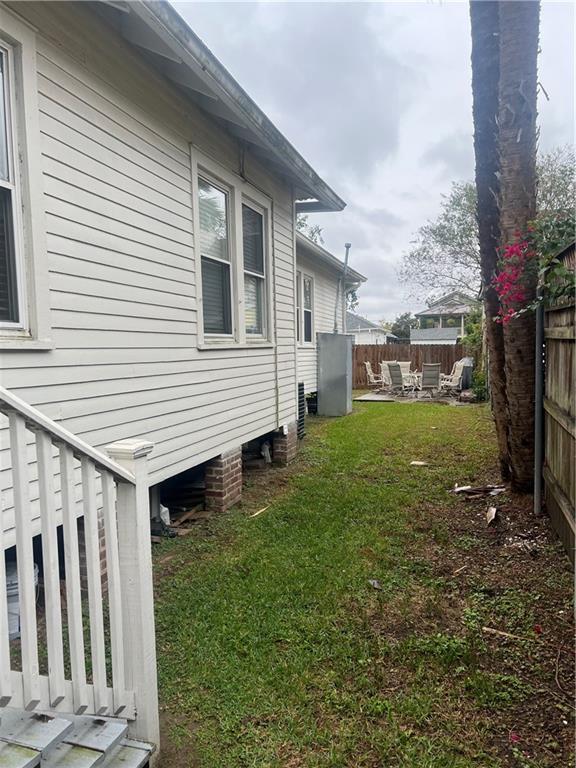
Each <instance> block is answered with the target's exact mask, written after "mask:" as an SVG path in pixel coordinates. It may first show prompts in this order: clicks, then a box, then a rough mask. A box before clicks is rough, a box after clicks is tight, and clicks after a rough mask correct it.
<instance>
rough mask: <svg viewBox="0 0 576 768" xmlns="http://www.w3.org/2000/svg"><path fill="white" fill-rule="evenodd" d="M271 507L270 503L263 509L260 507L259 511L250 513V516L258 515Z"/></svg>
mask: <svg viewBox="0 0 576 768" xmlns="http://www.w3.org/2000/svg"><path fill="white" fill-rule="evenodd" d="M269 508H270V504H268V506H267V507H262V509H259V510H258V512H254V514H252V515H248V517H258V515H261V514H262V512H266V510H267V509H269Z"/></svg>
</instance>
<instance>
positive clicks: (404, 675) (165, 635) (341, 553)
mask: <svg viewBox="0 0 576 768" xmlns="http://www.w3.org/2000/svg"><path fill="white" fill-rule="evenodd" d="M356 405H357V406H358V407H357V408H356V409H355V412H354V414H352V415H351V416H349V417H347V418H343V419H338V420H330V421H328V420H319V419H317V420H309V424H308V436H307V438H306V440H305V442H304V446H303V448H302V450H301V452H300V455H299V458H298V459H297V461H296V462H295V464H294V465H293V466H292V467H291V468H288V469H275V470H270V471H269V472H267V473H265V474H258V475H253V476H251V477H249V478H248V480H247V482H246V488H245V493H244V501H243V503H242V506H241V507H239V508H236V509H234V510H232V511H231V512H229V513H227V514H226V515H223V516H220V517H218V518H215V519H212V520H210V521H209V522H208V523H205V524H203V525H197V526H196V527H195V528H194V531H193V532H192V533H191V534H190V535H189V536H186V537H182V538H180V539H178V540H176V541H174V540H171V541H166V543H163V544H161V545H158V546H157V547H156V549H155V569H156V595H157V632H158V663H159V674H160V695H161V706H162V718H163V738H164V747H165V751H164V753H163V758H162V759H161V761H160V764H161V765H162V766H163V767H164V766H165V767H166V768H173V767H175V766H190V767H192V766H194V767H195V768H196V767H197V768H252V767H254V768H273V767H274V768H276V767H277V768H300V766H302V767H304V766H305V767H306V768H313V767H316V766H333V767H336V766H338V767H340V766H342V767H344V766H346V767H349V768H364V767H368V766H370V767H371V768H388V767H393V766H398V767H402V768H468V767H469V766H486V767H487V768H488V767H492V766H493V767H494V768H495V767H496V766H518V767H519V768H536V767H538V768H543V767H544V766H566V767H567V766H570V765H573V762H572V760H573V753H572V734H573V714H574V711H573V709H572V701H571V699H572V697H571V695H570V691H571V690H572V682H571V681H572V663H571V647H572V646H571V642H572V641H571V638H572V633H573V626H572V623H571V621H572V611H571V605H570V597H571V569H570V567H569V564H568V563H567V561H566V560H565V559H564V556H563V555H562V554H561V552H560V549H559V548H558V546H557V545H556V544H555V543H553V542H552V541H551V539H550V537H549V536H548V533H547V529H546V524H545V522H543V521H537V520H535V519H534V518H533V517H532V514H531V512H530V510H529V504H528V503H527V501H526V500H525V499H522V498H514V497H512V496H510V495H506V496H504V497H502V496H500V497H498V499H497V502H498V505H499V507H500V509H501V512H500V514H501V522H500V524H499V526H498V527H496V528H488V527H487V525H486V519H485V512H486V506H487V502H486V501H485V500H480V501H468V502H466V501H464V500H461V499H460V498H459V497H458V498H457V497H455V496H454V495H452V494H449V493H447V489H449V488H451V487H452V486H453V485H454V483H455V482H458V483H466V482H474V483H476V482H483V481H492V482H494V481H497V475H496V471H495V467H494V452H495V446H494V439H493V434H492V427H491V422H490V419H489V416H488V413H487V411H486V410H485V409H484V408H482V407H474V406H471V407H465V408H457V407H450V406H441V405H433V404H417V403H416V404H403V403H398V404H395V403H362V404H356ZM411 460H421V461H426V462H428V466H426V467H411V466H410V461H411ZM266 505H270V506H269V508H268V509H267V510H266V511H265V512H263V513H262V514H260V515H258V516H257V517H253V518H251V517H250V515H251V514H253V513H254V512H255V511H257V510H259V509H261V508H262V507H264V506H266ZM518 534H520V535H518ZM370 580H376V581H375V582H374V584H371V583H370ZM486 626H487V627H490V628H492V629H496V630H499V631H500V632H507V633H509V634H511V635H513V637H508V636H505V635H499V634H496V633H489V632H486V631H485V630H483V627H486Z"/></svg>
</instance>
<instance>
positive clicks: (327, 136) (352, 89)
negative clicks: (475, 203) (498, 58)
mask: <svg viewBox="0 0 576 768" xmlns="http://www.w3.org/2000/svg"><path fill="white" fill-rule="evenodd" d="M174 5H175V6H176V7H177V9H178V11H179V12H180V13H181V14H182V16H183V17H184V18H185V19H186V21H187V22H188V24H189V25H190V26H191V27H192V29H194V31H195V32H196V33H197V34H198V35H199V36H200V37H201V38H202V40H204V42H205V43H206V44H207V45H208V47H209V48H210V49H211V50H212V52H213V53H214V54H215V55H216V56H217V58H219V59H220V61H221V62H222V63H223V64H224V66H226V67H227V69H228V70H229V71H230V72H231V73H232V75H233V76H234V77H235V78H236V79H237V80H238V82H239V83H240V84H241V85H242V87H243V88H244V89H245V90H246V91H247V92H248V93H249V94H250V96H251V97H252V98H253V99H254V100H255V101H256V103H257V104H258V105H259V106H260V107H261V109H263V110H264V112H265V113H266V114H267V115H268V117H270V118H271V119H272V120H273V122H274V123H275V124H276V126H277V127H278V128H279V129H280V130H281V131H282V133H284V135H285V136H286V137H287V138H288V139H289V140H290V141H291V142H292V143H293V144H294V145H295V147H296V148H297V149H298V150H299V151H300V152H301V153H302V154H303V155H304V157H305V158H306V159H307V160H308V161H309V162H310V164H311V165H312V166H313V167H314V168H315V170H316V171H318V173H319V174H320V175H321V176H322V177H323V178H324V180H325V181H326V182H327V183H328V184H330V186H332V188H333V189H334V190H335V191H336V192H337V193H338V194H339V195H340V196H341V197H342V198H343V199H344V200H346V202H347V204H348V205H347V207H346V209H345V210H344V211H343V212H342V213H326V214H314V215H311V216H310V217H309V220H310V222H311V223H318V224H319V225H320V226H321V227H322V228H323V230H324V232H323V234H324V239H325V247H327V248H328V249H329V250H331V251H332V252H333V253H334V254H335V255H336V256H339V257H340V258H342V256H343V251H344V248H343V245H344V242H346V241H350V242H351V243H352V251H351V265H352V266H354V267H355V268H356V269H358V270H359V271H360V272H362V273H363V274H364V275H366V277H367V278H368V282H367V283H366V284H365V285H364V286H363V287H362V288H361V290H360V291H359V299H360V306H359V310H358V311H359V312H360V313H361V314H364V315H366V316H367V317H369V318H371V319H372V320H375V321H378V320H381V319H393V318H394V317H395V316H396V315H398V314H399V313H401V312H405V311H407V310H415V309H417V308H419V304H420V302H418V301H417V300H414V298H411V297H410V293H411V292H410V290H409V289H408V288H407V287H406V286H404V285H402V284H400V283H399V281H398V278H397V270H398V266H399V262H400V259H401V255H402V253H403V252H404V251H405V250H407V249H408V248H409V245H410V241H411V239H412V236H413V233H414V231H415V230H416V229H417V228H418V227H419V226H420V225H421V224H423V223H424V222H425V221H426V219H429V218H434V217H435V215H436V214H437V213H438V208H439V203H440V200H441V195H442V193H443V192H446V191H447V190H448V188H449V186H450V182H451V181H456V180H464V179H472V178H473V173H474V164H473V147H472V97H471V91H470V24H469V17H468V4H467V3H466V2H462V3H461V2H452V3H449V2H439V1H435V2H384V3H374V4H372V3H333V2H326V3H304V2H289V3H276V2H274V3H221V2H198V3H196V2H194V3H191V2H175V3H174ZM540 37H541V49H542V53H541V55H540V63H539V66H540V69H539V79H540V81H541V82H542V84H543V86H544V87H545V89H546V92H547V93H548V95H549V97H550V101H546V100H545V99H544V98H540V103H539V112H540V117H539V122H540V147H541V148H542V149H545V150H546V149H550V148H551V147H554V146H557V145H559V144H564V143H567V142H573V140H574V117H573V116H574V7H573V4H572V3H571V2H543V3H542V17H541V30H540Z"/></svg>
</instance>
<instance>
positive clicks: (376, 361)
mask: <svg viewBox="0 0 576 768" xmlns="http://www.w3.org/2000/svg"><path fill="white" fill-rule="evenodd" d="M462 357H464V349H463V347H462V345H461V344H420V345H417V344H356V345H355V346H354V387H355V388H356V389H362V388H363V387H366V386H368V379H367V378H366V366H365V365H364V363H365V362H366V361H367V362H369V363H370V365H371V366H372V370H373V371H374V373H375V374H378V375H379V374H380V363H381V362H382V361H384V360H399V361H402V360H410V363H411V368H412V370H413V371H421V370H422V363H440V365H441V366H442V368H441V370H442V373H450V371H451V370H452V366H453V365H454V363H455V362H456V361H457V360H460V359H461V358H462Z"/></svg>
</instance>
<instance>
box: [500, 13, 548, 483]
mask: <svg viewBox="0 0 576 768" xmlns="http://www.w3.org/2000/svg"><path fill="white" fill-rule="evenodd" d="M499 11H500V35H499V41H500V88H499V104H498V149H499V154H500V191H501V203H500V245H501V249H504V247H505V246H507V245H510V244H512V243H514V242H515V241H517V240H518V239H519V236H525V235H526V233H527V231H528V226H529V224H530V222H531V221H533V220H534V218H535V216H536V138H537V134H536V113H537V110H536V99H537V86H538V75H537V60H538V35H539V21H540V3H539V1H538V0H517V1H516V2H501V3H499ZM533 258H534V259H535V258H536V257H535V256H533ZM536 283H537V269H533V270H532V271H527V272H526V275H525V280H524V290H525V292H526V301H527V302H530V301H534V299H535V297H536ZM534 336H535V317H534V313H533V312H524V313H522V314H519V315H518V316H516V317H514V318H513V319H512V320H511V322H509V323H507V324H505V325H504V351H505V364H506V392H507V399H508V414H509V436H508V450H509V457H510V468H511V473H512V487H513V488H515V489H516V490H518V491H524V492H528V491H530V490H531V489H532V487H533V482H534V357H535V355H534Z"/></svg>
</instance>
